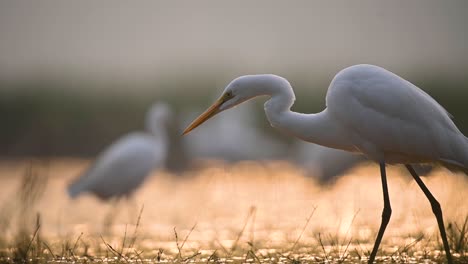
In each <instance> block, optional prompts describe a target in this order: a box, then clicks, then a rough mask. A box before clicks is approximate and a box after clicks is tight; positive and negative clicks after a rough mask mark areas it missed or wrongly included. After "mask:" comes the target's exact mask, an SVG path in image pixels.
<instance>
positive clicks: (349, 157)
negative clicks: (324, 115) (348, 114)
mask: <svg viewBox="0 0 468 264" xmlns="http://www.w3.org/2000/svg"><path fill="white" fill-rule="evenodd" d="M292 148H293V151H294V155H295V161H296V162H297V163H298V164H299V165H300V166H301V167H302V168H303V169H304V170H305V172H306V175H307V176H310V177H313V178H316V179H318V180H319V182H321V183H323V184H329V183H333V182H334V181H335V180H336V179H337V178H339V177H340V176H342V175H344V174H345V173H346V172H347V171H348V170H350V169H352V168H353V167H355V166H358V165H359V164H362V163H365V162H370V160H369V159H367V158H366V156H364V155H362V154H358V153H352V152H347V151H344V150H340V149H333V148H327V147H324V146H321V145H317V144H310V143H308V142H304V141H298V142H296V143H295V144H294V145H293V147H292ZM412 166H413V168H414V170H415V171H416V172H417V173H418V175H420V176H426V175H428V174H429V173H430V172H431V171H432V169H433V166H431V165H429V164H413V165H412Z"/></svg>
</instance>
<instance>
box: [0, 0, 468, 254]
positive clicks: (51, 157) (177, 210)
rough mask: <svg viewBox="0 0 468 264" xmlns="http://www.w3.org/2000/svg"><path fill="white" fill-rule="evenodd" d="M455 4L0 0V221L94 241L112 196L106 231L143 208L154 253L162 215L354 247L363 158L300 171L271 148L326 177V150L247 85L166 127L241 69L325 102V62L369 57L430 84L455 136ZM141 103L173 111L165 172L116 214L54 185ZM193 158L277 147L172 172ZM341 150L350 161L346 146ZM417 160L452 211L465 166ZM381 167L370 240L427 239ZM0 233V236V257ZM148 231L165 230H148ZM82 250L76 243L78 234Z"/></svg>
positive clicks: (329, 67) (417, 203) (401, 180)
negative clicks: (216, 109)
mask: <svg viewBox="0 0 468 264" xmlns="http://www.w3.org/2000/svg"><path fill="white" fill-rule="evenodd" d="M467 11H468V2H467V1H463V0H460V1H450V2H446V1H435V0H434V1H432V0H431V1H428V0H419V1H385V2H383V1H359V2H356V1H294V2H290V1H230V2H228V1H222V2H221V1H184V2H182V1H137V2H136V1H120V0H113V1H109V0H105V1H88V0H85V1H73V2H72V1H50V0H43V1H26V0H16V1H0V120H2V122H0V126H1V127H0V185H1V186H6V187H4V191H2V192H0V233H1V234H5V238H6V237H9V238H13V237H16V236H17V234H21V232H17V231H16V229H21V228H22V227H21V226H27V227H28V228H29V229H28V230H29V231H28V232H26V234H28V236H26V239H22V240H21V241H26V242H29V241H30V237H31V234H32V232H33V230H34V226H37V229H36V231H37V230H39V226H42V228H41V230H40V232H43V233H38V234H42V235H43V237H45V236H48V237H58V239H57V240H58V241H59V242H58V243H57V244H51V246H52V247H53V248H54V246H56V248H60V245H62V244H61V243H62V242H63V241H76V242H75V246H76V244H77V243H78V240H79V239H80V238H81V235H83V234H84V237H83V240H85V241H94V242H93V243H94V244H97V245H99V244H100V243H101V240H99V238H98V237H99V236H97V234H102V233H103V229H102V228H101V227H102V225H101V223H102V221H103V219H105V218H106V214H107V213H106V212H107V211H119V213H120V216H119V217H115V219H116V220H115V223H116V226H115V228H117V234H119V235H121V234H124V232H125V234H126V232H127V225H126V223H129V222H132V221H133V223H134V220H135V219H137V216H138V210H139V208H140V207H142V205H145V211H144V213H143V217H142V227H140V228H142V229H143V232H141V234H142V236H143V240H144V239H146V240H144V241H147V242H148V244H147V245H146V244H145V245H144V246H142V247H143V248H148V251H146V252H147V253H148V254H153V253H154V255H158V256H159V254H160V252H159V253H158V252H156V251H155V250H157V249H158V247H159V248H164V247H168V248H169V247H172V251H173V253H174V254H177V248H175V244H174V231H175V228H174V227H175V226H177V228H178V230H180V232H181V234H187V233H188V234H190V233H191V232H192V231H193V229H195V230H194V234H193V235H192V236H193V240H200V241H201V240H203V241H204V242H203V243H205V244H208V246H206V248H210V249H215V248H217V249H220V246H219V245H221V248H223V249H224V247H232V248H233V250H234V248H235V246H236V243H237V241H238V240H239V238H240V236H241V235H242V232H243V230H244V229H245V228H246V225H247V222H248V221H251V222H252V223H251V224H250V225H251V227H248V229H249V230H251V231H249V232H250V233H251V238H245V236H244V238H245V239H250V240H249V241H250V242H252V244H253V240H254V238H253V237H254V236H253V234H254V231H255V238H256V239H257V240H263V241H267V242H265V243H266V244H264V245H261V246H264V247H265V248H271V247H272V246H271V245H272V243H273V244H274V243H276V242H278V241H279V244H280V246H279V247H280V248H281V247H282V248H289V247H290V246H291V245H292V243H291V241H295V240H296V239H297V237H298V236H299V234H300V236H302V233H301V229H302V228H303V229H302V232H304V231H305V232H304V237H303V238H302V241H301V243H302V242H304V243H308V241H315V242H311V243H316V244H317V241H318V240H317V234H318V238H319V239H320V233H322V234H331V233H333V234H336V235H337V236H338V235H343V236H344V237H345V238H346V241H348V237H350V238H349V241H350V242H351V238H353V239H358V240H359V241H361V242H362V243H367V244H368V245H367V244H366V245H365V246H363V247H362V248H361V249H360V250H361V251H362V252H366V250H368V249H370V247H371V245H372V243H373V239H374V237H375V233H376V230H377V227H378V225H379V223H380V214H381V209H382V201H381V200H380V198H381V189H380V178H379V177H376V176H377V175H378V173H379V171H378V168H377V167H376V166H368V165H364V166H363V167H360V168H357V169H353V170H351V171H350V172H348V173H347V174H346V176H345V177H344V178H343V180H341V179H340V180H338V182H337V184H336V185H334V186H332V187H330V186H328V187H323V186H322V185H319V184H318V183H317V182H316V181H315V180H314V179H312V180H311V179H310V178H305V177H304V176H305V173H304V172H303V171H301V170H300V168H299V166H295V165H291V164H290V163H285V162H284V160H293V161H297V162H304V163H306V164H307V163H308V164H312V166H315V168H317V167H322V168H325V167H327V166H328V167H329V168H331V170H332V171H333V172H332V173H335V174H339V173H342V172H343V169H342V168H341V167H339V164H341V161H340V160H341V158H339V157H336V156H334V155H330V156H327V155H321V154H319V153H320V150H317V149H312V150H310V149H304V148H303V147H304V146H312V145H310V144H306V143H303V142H302V143H298V141H296V140H294V139H292V138H290V137H287V136H285V135H282V134H281V133H280V132H278V131H276V130H275V129H272V128H271V127H270V125H269V124H268V122H267V120H266V118H265V116H264V113H263V102H264V100H262V99H259V100H255V101H254V102H249V103H246V104H245V105H243V106H242V107H238V108H236V109H233V110H230V111H227V112H225V113H222V114H220V115H218V116H216V117H215V118H213V119H212V120H210V121H209V122H207V123H206V124H205V125H204V126H202V127H199V128H198V129H197V130H196V131H193V133H191V134H190V135H188V136H185V137H181V136H180V134H181V131H182V129H183V128H184V127H186V126H187V125H188V124H189V123H190V121H191V120H192V119H193V118H194V117H195V116H197V115H198V114H200V113H201V111H203V110H204V109H205V108H206V107H208V106H209V105H210V103H211V102H212V101H213V99H215V98H217V97H218V96H219V95H220V94H221V91H222V90H223V89H224V87H225V86H226V85H227V84H228V83H229V82H230V81H231V80H232V79H233V78H235V77H238V76H240V75H244V74H258V73H274V74H277V75H281V76H283V77H285V78H287V79H288V80H289V81H290V82H291V84H292V85H293V87H294V90H295V92H296V97H297V100H296V104H295V105H294V107H293V110H295V111H298V112H305V113H310V112H317V111H321V110H322V109H324V107H325V95H326V92H327V88H328V85H329V83H330V81H331V80H332V78H333V77H334V75H335V74H336V73H337V72H338V71H340V70H341V69H343V68H345V67H348V66H350V65H354V64H360V63H369V64H376V65H379V66H382V67H384V68H386V69H388V70H390V71H392V72H394V73H396V74H398V75H400V76H402V77H403V78H405V79H407V80H409V81H411V82H412V83H414V84H415V85H417V86H418V87H420V88H422V89H423V90H425V91H426V92H428V93H429V94H430V95H431V96H433V97H434V98H435V99H436V100H437V101H438V102H440V103H441V104H442V105H443V106H444V107H445V108H446V109H447V110H448V111H449V112H450V113H451V114H452V115H453V116H454V118H455V119H454V121H455V123H456V124H457V126H458V127H459V128H460V130H461V131H462V132H463V133H464V134H465V135H468V104H467V103H466V100H467V98H468V45H467V43H468V30H467V25H468V16H467ZM154 102H167V103H168V104H169V105H170V107H171V110H172V112H173V118H172V119H171V120H172V122H171V123H170V124H169V126H168V127H167V129H168V131H169V132H168V135H169V137H170V140H169V141H170V142H169V157H168V160H167V163H168V164H167V167H166V168H169V169H177V173H173V172H172V171H169V172H168V171H167V170H164V168H163V170H162V171H161V170H160V171H157V172H156V174H157V175H158V176H159V177H154V178H152V179H151V182H150V183H148V184H146V185H145V186H143V188H141V189H140V190H138V192H137V193H136V195H135V197H136V203H135V204H133V205H130V206H127V207H129V208H130V210H129V211H131V212H129V213H128V214H127V213H126V209H125V207H116V206H115V207H113V206H112V205H110V204H105V203H104V202H102V201H100V200H99V199H96V198H95V197H92V196H91V195H86V196H84V197H80V198H79V199H76V200H71V199H69V198H68V197H67V193H66V188H67V186H68V185H69V184H70V182H72V181H73V179H76V178H77V177H78V176H79V175H80V174H82V173H83V171H85V170H86V168H88V167H89V165H90V163H91V161H92V160H93V159H94V158H95V157H96V156H97V155H98V154H99V153H100V152H101V151H102V150H103V149H105V147H106V146H109V144H111V143H112V142H114V141H115V140H116V139H117V138H119V137H120V136H122V135H124V134H126V133H128V132H130V131H136V130H143V129H144V127H145V126H144V122H145V113H146V111H147V110H148V109H149V107H150V106H151V105H152V104H153V103H154ZM315 156H318V158H317V160H316V161H315V162H316V163H311V160H312V159H314V158H313V157H315ZM203 158H211V159H212V158H216V159H221V160H228V161H235V162H237V161H240V160H276V161H273V162H272V163H268V162H266V163H263V162H252V161H244V162H239V163H232V164H228V163H225V162H224V161H221V162H217V163H216V162H215V163H209V162H208V163H203V162H197V164H204V165H203V166H201V169H198V170H186V168H187V167H186V165H187V164H189V163H190V162H189V161H190V160H195V159H203ZM345 158H346V160H347V162H348V163H347V164H350V165H349V166H350V167H351V166H353V164H355V163H354V162H355V161H356V162H358V161H362V158H359V157H358V158H353V159H348V158H347V157H343V159H345ZM30 160H34V161H33V162H29V161H30ZM346 166H348V165H346ZM345 169H346V168H345ZM324 171H325V169H324ZM318 173H319V172H318V171H314V168H312V170H311V171H309V174H311V175H313V176H317V174H318ZM322 173H324V172H322ZM431 174H432V175H434V177H429V178H427V179H424V181H425V182H426V183H427V184H428V186H429V188H430V189H431V190H432V191H433V192H434V195H435V196H436V197H438V198H439V201H440V202H441V205H442V208H443V209H444V216H445V217H446V220H447V221H446V223H448V226H453V227H455V226H456V227H458V226H462V224H463V223H465V225H467V223H468V213H467V212H468V209H467V206H468V204H467V203H466V200H467V199H468V197H467V195H468V193H467V192H466V188H467V186H468V179H467V177H466V176H465V175H461V174H452V173H451V172H448V171H447V170H443V169H442V170H436V171H435V172H434V171H433V172H431ZM174 175H184V176H192V177H184V178H181V177H173V176H174ZM389 175H390V176H389V185H390V187H389V189H390V197H392V202H393V204H392V206H393V207H394V208H395V210H394V216H393V218H392V222H391V224H390V226H389V228H388V230H389V231H387V234H388V240H385V239H384V240H385V241H384V243H387V245H391V246H392V245H395V244H403V243H406V242H405V241H409V239H410V238H411V239H412V238H417V237H420V233H422V234H429V235H427V236H425V238H428V240H430V241H432V242H431V243H432V244H433V245H434V246H433V248H438V247H439V249H440V244H438V243H437V241H438V240H437V239H438V237H439V236H438V230H437V226H436V224H435V220H434V218H433V215H432V212H431V209H430V206H429V204H428V203H427V200H426V199H425V197H424V196H423V194H422V193H421V192H420V190H419V189H418V187H417V185H415V183H414V182H413V181H410V178H409V177H408V175H407V173H406V172H405V171H403V170H402V169H401V168H398V167H391V168H390V169H389ZM332 176H333V175H332ZM7 187H8V188H7ZM118 208H119V210H117V209H118ZM315 209H317V212H316V213H315V216H314V218H313V219H312V222H311V224H310V225H309V227H307V224H308V221H309V220H310V219H311V215H312V214H313V213H312V214H311V212H315ZM132 211H133V212H132ZM90 212H92V213H90ZM140 216H141V211H140ZM246 216H247V218H246ZM22 219H23V220H22ZM24 219H25V220H24ZM129 219H132V220H130V221H129ZM249 219H251V220H249ZM252 219H253V220H252ZM305 219H308V220H307V224H306V226H304V223H305ZM138 221H140V218H139V217H138ZM255 221H256V222H255ZM23 222H27V223H23ZM254 222H255V226H254ZM138 223H139V222H138ZM194 223H195V225H197V223H198V226H197V227H196V228H195V225H194ZM457 223H458V225H457ZM136 226H137V227H135V230H136V229H137V228H138V224H136ZM192 226H193V228H192ZM242 226H244V228H243V229H240V228H241V227H242ZM303 226H304V227H303ZM352 226H353V228H351V227H352ZM306 227H307V229H306ZM354 227H357V228H354ZM129 228H130V227H129ZM190 228H192V229H190ZM129 230H130V229H129ZM239 230H242V231H241V232H240V233H239ZM246 230H247V229H246ZM451 230H455V229H451ZM464 230H465V229H464ZM467 230H468V229H467ZM135 232H136V231H135ZM184 232H185V233H184ZM246 232H247V231H246ZM449 232H451V231H450V230H449ZM452 233H453V232H452ZM44 234H45V235H44ZM79 234H81V235H79ZM237 234H239V235H237ZM464 235H466V233H464ZM38 236H39V235H38ZM236 236H237V240H236V241H235V242H234V238H236ZM300 236H299V238H300ZM76 237H78V240H77V239H76ZM330 237H331V236H330ZM395 237H399V238H400V239H401V240H395V239H396V238H395ZM466 237H467V238H468V235H466ZM5 238H2V237H1V236H0V257H1V256H2V254H6V253H4V252H3V253H2V250H1V248H7V247H6V246H5V244H4V242H5V241H4V240H5ZM154 238H156V239H154ZM106 239H107V237H106ZM38 241H39V240H38ZM161 241H165V242H167V243H166V244H164V245H159V244H158V245H155V244H151V243H159V242H161ZM268 241H269V242H268ZM275 241H276V242H275ZM297 241H299V239H298V240H297ZM297 241H296V243H297ZM343 241H345V240H343ZM353 241H354V240H353ZM359 241H358V243H360V242H359ZM395 241H396V242H395ZM401 241H403V242H401ZM460 241H461V240H460ZM93 243H91V244H93ZM184 243H185V241H184ZM200 243H201V242H200ZM217 243H218V244H219V245H218V244H217ZM284 243H287V244H284ZM320 243H322V242H320ZM353 243H354V242H353ZM408 243H409V242H408ZM411 243H412V242H411ZM428 243H429V242H428ZM252 244H250V245H252ZM332 244H333V242H332ZM26 245H27V243H26ZM80 245H81V244H80ZM199 245H201V244H196V245H194V246H192V247H191V248H194V249H197V250H198V249H199V248H200V247H201V246H199ZM243 245H244V246H246V245H247V243H243ZM285 245H287V246H285ZM348 245H349V244H348ZM29 246H31V245H30V243H29ZM29 246H27V248H28V250H29ZM178 246H179V245H178V244H177V247H178ZM101 247H102V244H101ZM252 247H253V246H252ZM359 247H361V246H360V245H359ZM39 248H40V247H39ZM62 248H63V247H62ZM83 248H84V249H83V252H84V253H83V254H85V255H86V254H88V251H87V250H88V244H85V245H84V246H83ZM91 248H92V247H91ZM122 248H123V245H122ZM217 249H216V250H217ZM90 250H92V249H90ZM216 250H215V252H216ZM5 252H6V251H5ZM38 252H41V251H40V250H38ZM161 252H162V251H161ZM166 252H167V251H166ZM219 252H221V250H219ZM356 252H357V251H356ZM457 252H458V251H457ZM29 253H30V252H29ZM179 253H180V252H179ZM90 254H91V253H90ZM96 254H97V255H99V254H100V253H99V252H98V253H96ZM209 254H211V253H209ZM213 254H214V253H213ZM25 255H26V256H27V255H28V251H26V254H25ZM52 255H53V254H52ZM73 257H74V256H73ZM158 258H159V257H158Z"/></svg>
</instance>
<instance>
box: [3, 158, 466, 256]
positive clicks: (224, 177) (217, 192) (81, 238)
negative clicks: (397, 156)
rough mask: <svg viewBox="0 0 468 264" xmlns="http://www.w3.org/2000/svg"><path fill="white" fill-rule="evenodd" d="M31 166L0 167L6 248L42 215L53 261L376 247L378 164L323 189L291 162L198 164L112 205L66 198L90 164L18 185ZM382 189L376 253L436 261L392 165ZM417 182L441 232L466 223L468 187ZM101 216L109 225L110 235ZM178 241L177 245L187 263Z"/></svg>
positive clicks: (49, 169)
mask: <svg viewBox="0 0 468 264" xmlns="http://www.w3.org/2000/svg"><path fill="white" fill-rule="evenodd" d="M28 164H29V163H28V162H23V161H13V162H12V161H9V162H7V161H4V162H1V163H0V186H3V189H4V190H3V191H2V192H0V210H1V218H2V219H1V222H0V223H1V225H0V229H1V231H2V233H3V234H4V237H3V239H2V241H3V242H2V243H3V244H5V245H11V243H12V241H15V239H17V237H18V232H19V230H20V229H24V228H26V230H28V232H29V234H30V237H31V236H32V234H33V232H34V230H35V226H36V225H37V221H38V216H39V222H40V229H39V231H38V235H40V238H41V239H43V240H47V243H48V244H47V245H48V246H49V247H50V248H51V250H52V251H55V252H54V255H60V254H58V253H57V252H60V251H63V249H61V248H63V245H64V243H65V241H68V243H69V244H72V245H76V246H75V250H76V255H77V256H83V255H86V254H87V255H90V256H99V257H100V258H101V257H105V256H107V257H109V258H110V259H109V260H112V259H114V257H116V256H114V254H113V252H112V250H110V249H109V247H107V246H106V244H105V243H107V244H108V245H109V246H111V247H112V248H114V249H121V250H122V251H124V252H127V254H133V255H135V254H136V253H135V252H140V251H143V252H142V253H141V258H142V259H145V258H149V259H150V260H152V261H154V260H157V256H158V254H159V255H160V258H161V260H174V259H177V258H180V259H179V261H180V260H184V261H191V260H193V261H197V262H198V261H200V262H204V261H207V260H208V259H209V258H210V256H211V257H212V258H213V256H214V255H216V258H217V259H218V260H219V261H220V262H230V261H234V262H283V261H285V262H290V261H292V260H298V261H305V262H308V261H311V262H317V261H321V262H323V261H325V260H326V258H327V257H329V258H330V260H332V259H334V260H335V261H338V260H339V259H340V257H343V256H344V255H347V256H348V257H349V259H346V262H348V261H349V262H353V261H358V260H359V257H364V255H365V254H366V252H368V251H369V250H371V249H372V245H373V240H374V237H375V234H376V231H377V230H378V227H379V224H380V214H381V211H382V206H383V202H382V193H381V192H382V191H381V184H380V177H379V170H378V167H377V166H374V165H364V166H360V167H358V168H355V169H353V170H351V171H349V172H348V173H346V175H344V176H343V177H341V178H340V179H338V181H337V182H336V183H335V184H333V185H329V186H320V185H319V184H318V183H317V182H316V181H315V180H314V179H313V178H307V177H305V176H304V175H305V174H304V172H303V171H301V170H300V168H298V167H295V166H294V165H292V164H289V163H286V162H279V161H276V162H265V163H260V162H241V163H236V164H226V163H222V162H204V163H203V165H202V166H201V168H200V169H197V170H193V171H189V172H185V173H184V174H182V175H174V174H171V173H169V172H165V171H157V172H155V173H154V175H153V176H152V177H151V178H150V179H149V180H148V181H147V182H146V183H145V185H144V186H143V187H142V188H141V189H140V190H138V191H137V192H136V193H135V195H134V199H132V200H129V201H120V202H118V203H109V202H103V201H100V200H98V199H97V198H95V197H93V196H91V195H83V196H82V197H79V198H78V199H75V200H70V199H69V198H68V196H67V194H66V186H67V185H68V184H69V183H70V182H71V180H72V179H73V178H75V177H77V175H79V173H80V172H81V171H83V170H84V169H85V168H86V166H87V165H88V164H89V162H88V161H85V160H77V159H55V160H50V161H48V162H44V161H35V162H33V173H32V174H33V176H31V177H30V179H29V181H26V182H28V183H29V184H26V185H25V184H24V183H25V180H24V179H25V178H24V175H25V171H26V170H27V168H28ZM31 179H33V180H31ZM388 180H389V191H390V199H391V203H392V209H393V214H392V219H391V221H390V224H389V225H388V227H387V231H386V233H385V236H384V240H383V245H382V247H381V248H382V249H383V251H384V252H386V253H389V255H388V256H387V257H388V261H391V260H392V258H398V259H399V261H402V260H401V259H400V258H402V256H403V257H405V255H404V254H403V255H402V253H405V251H404V249H405V246H409V247H410V249H411V256H412V257H413V256H414V257H415V260H416V259H417V257H418V256H419V259H421V256H424V254H426V255H427V254H429V255H430V256H432V258H434V257H437V256H438V255H439V253H440V252H439V251H438V249H439V248H440V245H439V244H438V232H439V231H438V229H437V224H436V220H435V218H434V216H433V214H432V211H431V208H430V205H429V202H428V201H427V200H426V198H425V196H424V194H423V193H422V192H421V191H420V190H419V188H418V186H417V185H416V183H415V182H414V181H412V180H411V178H410V177H409V176H408V175H407V173H406V172H405V171H404V170H403V169H401V168H399V167H396V166H391V167H389V168H388ZM424 181H425V183H426V184H427V186H428V188H429V189H430V190H431V191H432V193H433V194H434V195H435V197H436V198H437V199H438V200H439V202H440V204H441V206H442V209H443V212H444V219H445V221H446V225H448V224H449V223H452V225H453V226H454V223H457V224H458V225H461V224H462V222H463V220H464V219H465V217H467V215H468V203H467V202H466V201H468V193H467V192H466V190H467V189H468V177H466V176H465V175H462V174H453V173H451V172H449V171H447V170H445V169H438V170H435V171H434V172H432V173H431V175H429V177H425V178H424ZM25 189H26V190H25ZM23 193H27V195H24V194H23ZM141 208H143V209H141ZM140 210H141V217H140V221H139V225H138V227H137V228H135V224H136V223H137V221H138V217H139V215H140ZM106 217H107V218H110V219H112V221H111V222H112V224H111V226H110V227H109V226H106V225H105V224H104V223H105V219H106ZM309 217H310V219H309ZM135 229H136V232H135ZM176 233H177V239H176ZM101 236H102V237H101ZM186 237H187V239H186ZM124 238H125V242H123V240H124ZM418 238H421V240H420V241H416V242H415V240H417V239H418ZM133 239H135V242H134V243H133V246H131V244H132V243H131V242H130V241H133ZM184 240H186V241H185V243H184ZM76 241H78V242H76ZM177 243H179V247H180V245H181V244H184V245H183V247H182V250H181V252H183V254H181V255H183V256H179V255H178V254H179V249H178V246H177ZM122 245H124V246H123V247H122ZM129 247H131V248H129ZM122 248H123V249H122ZM135 249H136V251H135ZM42 250H43V251H45V252H48V251H49V250H48V249H42ZM161 250H162V253H161ZM10 251H11V250H10ZM215 251H216V253H215V254H214V252H215ZM3 252H4V255H5V254H7V253H8V251H7V250H3ZM5 252H7V253H5ZM249 252H253V254H250V255H249V254H248V253H249ZM85 253H86V254H85ZM196 253H200V254H198V255H196V256H194V257H193V259H192V258H190V256H192V255H194V254H196ZM344 253H345V254H344ZM351 253H353V254H351ZM213 254H214V255H213ZM77 256H76V257H77ZM117 257H118V256H117ZM234 257H236V258H238V259H236V258H234ZM222 258H227V259H225V260H223V259H222ZM281 258H285V259H284V260H282V259H281ZM76 260H79V258H77V259H76ZM211 260H213V259H210V261H211ZM228 260H229V261H228ZM249 260H250V261H249ZM393 260H394V261H396V260H395V259H393ZM343 261H344V260H343ZM405 261H409V262H411V259H409V258H408V257H407V256H406V260H405Z"/></svg>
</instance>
